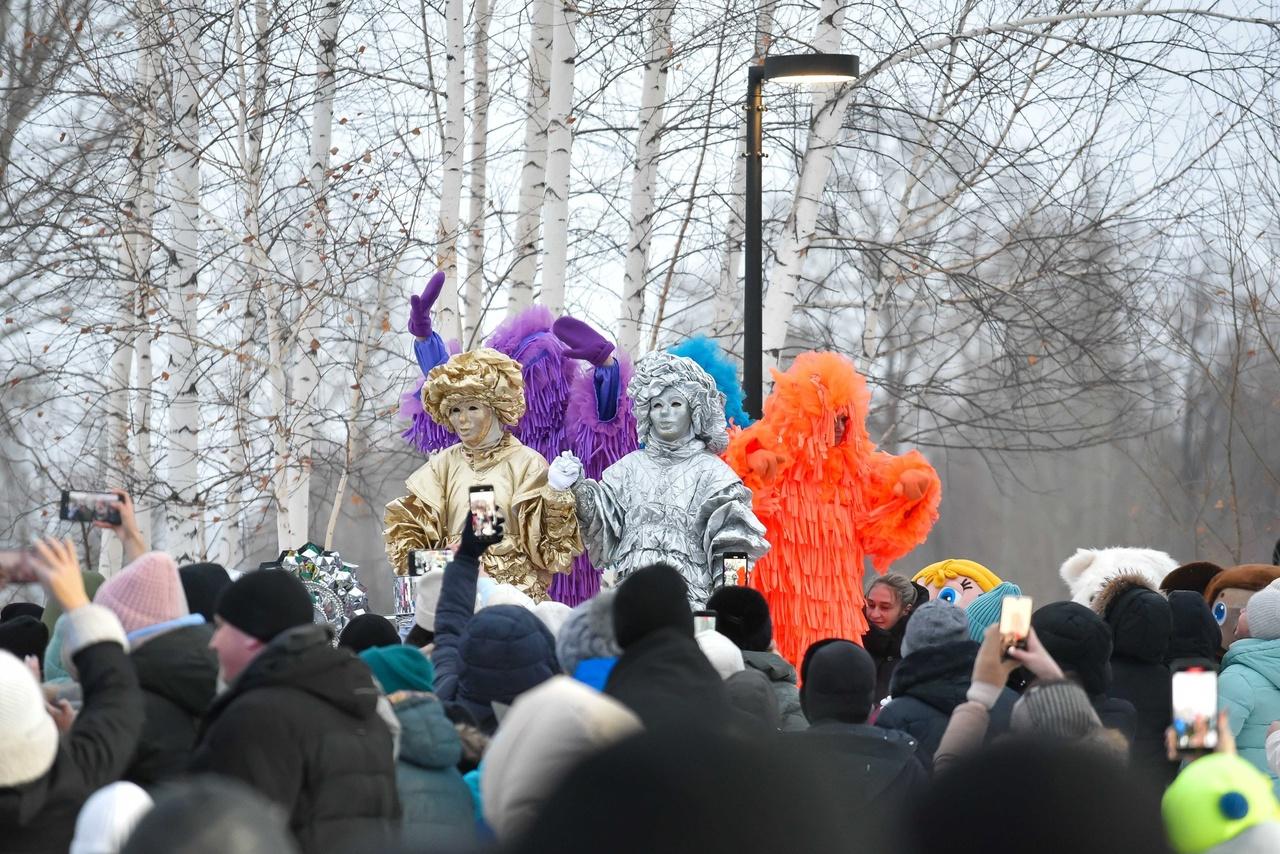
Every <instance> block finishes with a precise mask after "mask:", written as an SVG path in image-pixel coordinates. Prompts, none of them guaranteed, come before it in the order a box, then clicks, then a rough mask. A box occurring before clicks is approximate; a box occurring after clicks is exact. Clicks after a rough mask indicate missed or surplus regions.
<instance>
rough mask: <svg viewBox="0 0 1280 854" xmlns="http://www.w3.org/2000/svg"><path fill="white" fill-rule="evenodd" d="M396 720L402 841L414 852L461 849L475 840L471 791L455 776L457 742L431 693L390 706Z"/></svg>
mask: <svg viewBox="0 0 1280 854" xmlns="http://www.w3.org/2000/svg"><path fill="white" fill-rule="evenodd" d="M395 710H396V717H397V718H398V719H399V720H400V761H399V762H397V763H396V786H397V788H398V789H399V790H400V804H401V807H402V808H403V810H404V828H403V833H404V839H405V841H406V842H408V843H411V844H413V845H415V846H417V848H418V849H419V850H426V851H435V850H455V849H459V850H460V849H463V848H465V847H467V846H469V845H471V844H474V843H475V840H476V820H475V812H474V811H473V809H472V804H471V790H470V789H468V788H467V784H466V783H464V782H463V781H462V775H461V774H459V773H458V769H457V764H458V760H459V759H461V758H462V742H461V741H460V740H459V738H458V733H457V730H455V729H454V728H453V724H452V723H451V722H450V721H449V719H448V718H447V717H446V716H445V713H444V707H443V706H441V705H440V701H439V700H437V699H436V698H435V696H433V695H431V694H412V695H409V697H408V698H406V699H403V700H399V702H396V703H395Z"/></svg>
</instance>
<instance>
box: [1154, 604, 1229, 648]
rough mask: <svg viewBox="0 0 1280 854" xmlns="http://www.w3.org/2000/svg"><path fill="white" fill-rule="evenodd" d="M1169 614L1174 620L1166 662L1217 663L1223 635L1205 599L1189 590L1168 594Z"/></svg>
mask: <svg viewBox="0 0 1280 854" xmlns="http://www.w3.org/2000/svg"><path fill="white" fill-rule="evenodd" d="M1169 612H1170V614H1171V615H1172V617H1173V633H1172V635H1171V636H1170V638H1169V651H1168V652H1167V653H1166V654H1165V660H1166V661H1170V662H1172V661H1176V660H1178V659H1183V658H1199V659H1204V660H1206V661H1214V660H1215V659H1216V658H1217V653H1218V644H1219V643H1220V642H1221V640H1222V634H1221V630H1220V629H1219V628H1218V622H1217V620H1215V619H1213V612H1212V611H1210V610H1209V605H1208V603H1207V602H1205V601H1204V597H1203V596H1201V595H1200V594H1199V593H1193V592H1191V591H1189V590H1174V591H1172V592H1171V593H1170V594H1169Z"/></svg>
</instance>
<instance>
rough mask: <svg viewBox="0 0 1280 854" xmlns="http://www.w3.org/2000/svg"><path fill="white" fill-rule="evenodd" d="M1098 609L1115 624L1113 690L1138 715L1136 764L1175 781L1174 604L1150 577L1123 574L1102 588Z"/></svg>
mask: <svg viewBox="0 0 1280 854" xmlns="http://www.w3.org/2000/svg"><path fill="white" fill-rule="evenodd" d="M1094 607H1095V608H1097V609H1098V611H1099V612H1100V613H1101V614H1102V616H1103V619H1104V620H1106V621H1107V625H1108V626H1110V627H1111V637H1112V642H1113V644H1114V648H1113V651H1112V653H1111V674H1112V681H1111V691H1110V694H1111V696H1112V697H1115V698H1117V699H1120V700H1127V701H1129V702H1130V703H1132V704H1133V707H1134V709H1135V710H1136V711H1137V714H1138V720H1137V729H1136V731H1135V732H1134V737H1133V745H1132V748H1131V750H1130V753H1129V756H1130V760H1131V764H1132V765H1133V766H1134V767H1135V768H1136V769H1138V770H1140V771H1143V772H1146V773H1149V774H1153V775H1155V776H1156V778H1157V779H1158V780H1160V781H1163V782H1166V783H1168V782H1172V781H1173V777H1174V776H1175V775H1176V774H1177V765H1176V764H1172V763H1170V762H1169V759H1168V757H1167V755H1166V752H1165V744H1164V731H1165V727H1167V726H1168V725H1169V715H1170V711H1171V709H1172V703H1173V696H1172V691H1171V685H1172V674H1171V673H1170V671H1169V667H1168V665H1166V664H1165V655H1166V654H1167V653H1168V651H1169V637H1170V635H1171V634H1172V633H1173V612H1172V611H1171V610H1170V609H1169V602H1168V600H1166V599H1165V598H1164V597H1163V596H1161V595H1160V594H1159V593H1157V592H1156V591H1154V590H1152V589H1151V588H1150V587H1149V586H1147V584H1146V582H1145V581H1142V580H1141V579H1130V578H1127V577H1126V576H1120V577H1118V578H1116V579H1114V580H1113V581H1111V582H1110V583H1108V584H1107V586H1105V587H1104V588H1103V589H1102V590H1101V591H1100V592H1099V594H1098V596H1097V598H1095V600H1094Z"/></svg>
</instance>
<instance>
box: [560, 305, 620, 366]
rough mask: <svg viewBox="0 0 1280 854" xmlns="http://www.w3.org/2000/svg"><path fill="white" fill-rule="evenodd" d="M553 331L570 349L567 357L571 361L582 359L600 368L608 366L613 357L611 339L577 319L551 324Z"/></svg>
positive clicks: (571, 318) (566, 318) (563, 319)
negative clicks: (610, 358)
mask: <svg viewBox="0 0 1280 854" xmlns="http://www.w3.org/2000/svg"><path fill="white" fill-rule="evenodd" d="M551 331H552V332H554V333H555V334H556V337H557V338H559V339H560V340H561V341H563V342H564V345H565V346H566V347H568V348H569V349H568V350H566V351H565V355H566V356H568V357H569V358H571V359H582V360H584V361H587V362H590V363H591V364H593V365H595V366H596V367H598V368H599V367H603V366H604V365H606V364H608V362H609V357H610V356H612V355H613V344H611V343H610V342H609V339H607V338H605V337H604V336H603V335H601V334H600V333H599V332H596V331H595V330H594V329H592V328H591V325H590V324H587V323H583V322H582V321H581V320H578V319H576V318H573V317H562V318H560V319H559V320H557V321H556V322H555V323H553V324H551Z"/></svg>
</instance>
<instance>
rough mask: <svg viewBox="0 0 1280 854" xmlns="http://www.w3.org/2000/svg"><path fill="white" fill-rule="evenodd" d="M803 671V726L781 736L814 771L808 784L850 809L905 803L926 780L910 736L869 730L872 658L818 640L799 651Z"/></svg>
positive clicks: (843, 644) (844, 644) (842, 643)
mask: <svg viewBox="0 0 1280 854" xmlns="http://www.w3.org/2000/svg"><path fill="white" fill-rule="evenodd" d="M947 607H949V608H952V609H953V610H959V609H958V608H954V606H950V605H948V606H947ZM801 672H802V677H801V678H802V682H801V686H802V687H801V689H800V701H801V702H802V703H803V704H804V713H805V716H806V717H807V718H808V719H809V728H808V729H806V730H803V731H802V732H797V733H788V734H787V735H785V736H784V738H785V739H788V740H789V743H790V744H791V745H792V746H793V747H794V748H795V749H796V751H797V752H798V754H799V756H800V757H801V759H802V760H803V761H805V762H806V763H808V764H810V765H811V766H812V768H813V772H812V773H813V776H814V781H815V782H816V783H817V784H818V785H819V786H820V787H822V788H827V789H831V790H833V791H836V792H838V793H839V794H840V797H841V799H842V801H843V802H844V803H846V804H847V805H848V806H849V807H850V808H851V809H852V810H853V811H854V812H862V811H863V810H865V809H866V808H868V807H870V806H872V805H873V804H874V805H875V807H876V809H878V810H879V809H888V810H896V809H897V808H899V807H901V806H902V805H904V804H906V803H907V801H908V800H909V799H910V798H911V797H912V796H913V795H914V794H915V793H916V792H917V790H919V789H920V788H922V787H923V786H924V784H925V783H926V781H927V780H928V775H927V774H926V773H925V770H924V766H922V765H921V764H920V759H919V758H918V756H917V750H916V742H915V739H913V738H912V737H911V736H910V735H908V734H907V733H903V732H898V731H897V730H888V729H884V728H883V727H878V726H876V727H873V726H869V725H867V716H868V715H870V714H871V705H872V704H871V698H872V694H873V693H874V690H875V676H876V669H875V663H874V662H873V661H872V660H871V656H870V655H868V654H867V651H866V650H864V649H863V648H862V647H860V646H858V645H857V644H855V643H853V642H852V641H847V640H838V639H834V638H833V639H831V640H825V641H819V642H818V643H816V644H814V645H813V646H811V647H809V649H808V651H807V652H806V653H805V656H804V661H803V662H802V664H801Z"/></svg>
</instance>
